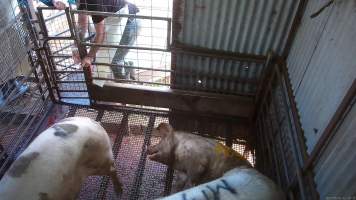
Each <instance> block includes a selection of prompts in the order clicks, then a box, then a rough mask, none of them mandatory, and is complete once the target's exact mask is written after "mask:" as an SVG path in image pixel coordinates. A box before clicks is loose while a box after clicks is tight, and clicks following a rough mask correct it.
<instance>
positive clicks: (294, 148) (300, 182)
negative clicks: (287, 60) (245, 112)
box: [272, 69, 307, 200]
mask: <svg viewBox="0 0 356 200" xmlns="http://www.w3.org/2000/svg"><path fill="white" fill-rule="evenodd" d="M275 71H276V73H275V74H276V76H277V82H279V84H283V83H282V76H281V75H279V69H275ZM282 93H283V90H282ZM272 98H273V96H272ZM282 98H283V97H282ZM283 99H284V98H283ZM272 101H273V100H272ZM273 102H275V101H273ZM275 106H276V105H275ZM285 108H286V109H288V107H287V105H285ZM286 114H287V115H289V113H288V112H287V113H286ZM292 130H293V129H292V128H291V132H290V133H291V134H288V135H287V137H288V138H289V140H290V141H291V143H292V146H291V150H292V152H293V159H294V167H295V171H296V174H297V179H298V185H299V189H300V195H301V196H302V199H303V200H306V199H307V197H306V191H305V181H304V179H303V174H302V170H301V165H302V164H301V163H300V159H299V156H298V155H300V154H299V153H300V150H301V149H300V147H299V145H298V144H299V143H297V141H295V138H294V136H293V134H292V132H293V131H292ZM280 133H281V131H280ZM297 134H298V133H297Z"/></svg>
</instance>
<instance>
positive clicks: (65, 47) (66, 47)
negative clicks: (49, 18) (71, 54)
mask: <svg viewBox="0 0 356 200" xmlns="http://www.w3.org/2000/svg"><path fill="white" fill-rule="evenodd" d="M72 46H73V44H69V45H66V46H64V47H63V48H61V49H59V50H57V51H53V52H52V54H56V53H58V52H60V51H63V50H65V49H68V48H69V47H72Z"/></svg>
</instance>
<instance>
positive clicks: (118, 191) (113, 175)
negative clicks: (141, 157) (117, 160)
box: [109, 161, 122, 194]
mask: <svg viewBox="0 0 356 200" xmlns="http://www.w3.org/2000/svg"><path fill="white" fill-rule="evenodd" d="M109 176H110V178H111V180H112V183H113V185H114V190H115V192H116V194H121V193H122V183H121V181H120V179H119V177H118V176H117V174H116V168H115V164H114V161H112V162H111V166H110V170H109Z"/></svg>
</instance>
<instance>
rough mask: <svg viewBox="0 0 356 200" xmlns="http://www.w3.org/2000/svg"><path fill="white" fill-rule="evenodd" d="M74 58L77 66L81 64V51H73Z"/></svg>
mask: <svg viewBox="0 0 356 200" xmlns="http://www.w3.org/2000/svg"><path fill="white" fill-rule="evenodd" d="M72 57H73V60H74V63H75V64H79V63H81V60H80V55H79V51H78V50H73V51H72Z"/></svg>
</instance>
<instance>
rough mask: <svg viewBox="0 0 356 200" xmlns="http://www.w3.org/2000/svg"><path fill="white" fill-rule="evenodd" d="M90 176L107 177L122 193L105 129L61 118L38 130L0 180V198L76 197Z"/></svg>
mask: <svg viewBox="0 0 356 200" xmlns="http://www.w3.org/2000/svg"><path fill="white" fill-rule="evenodd" d="M91 175H108V176H110V178H111V179H112V182H113V185H114V189H115V192H116V193H117V194H120V193H121V192H122V185H121V182H120V180H119V178H118V177H117V175H116V170H115V165H114V157H113V153H112V149H111V144H110V139H109V136H108V134H107V132H106V131H105V129H104V128H103V127H102V126H101V125H100V124H99V123H98V122H96V121H94V120H91V119H90V118H86V117H71V118H65V119H63V120H62V121H59V122H57V123H55V124H54V125H53V126H51V127H49V128H48V129H47V130H45V131H44V132H42V133H41V134H40V135H39V136H38V137H37V138H36V139H35V140H34V141H33V142H32V143H31V144H30V145H29V146H28V147H27V148H26V149H25V151H24V152H23V153H21V154H20V155H19V157H18V158H17V159H16V160H15V161H14V163H13V164H12V165H11V166H10V168H9V170H8V171H7V172H6V173H5V175H4V177H3V178H2V179H1V181H0V197H1V199H2V200H14V199H19V200H20V199H26V200H32V199H33V200H38V199H40V200H57V199H58V200H63V199H68V200H69V199H76V197H77V196H78V194H79V192H80V188H81V185H82V183H83V182H84V181H85V179H86V178H87V177H88V176H91Z"/></svg>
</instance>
